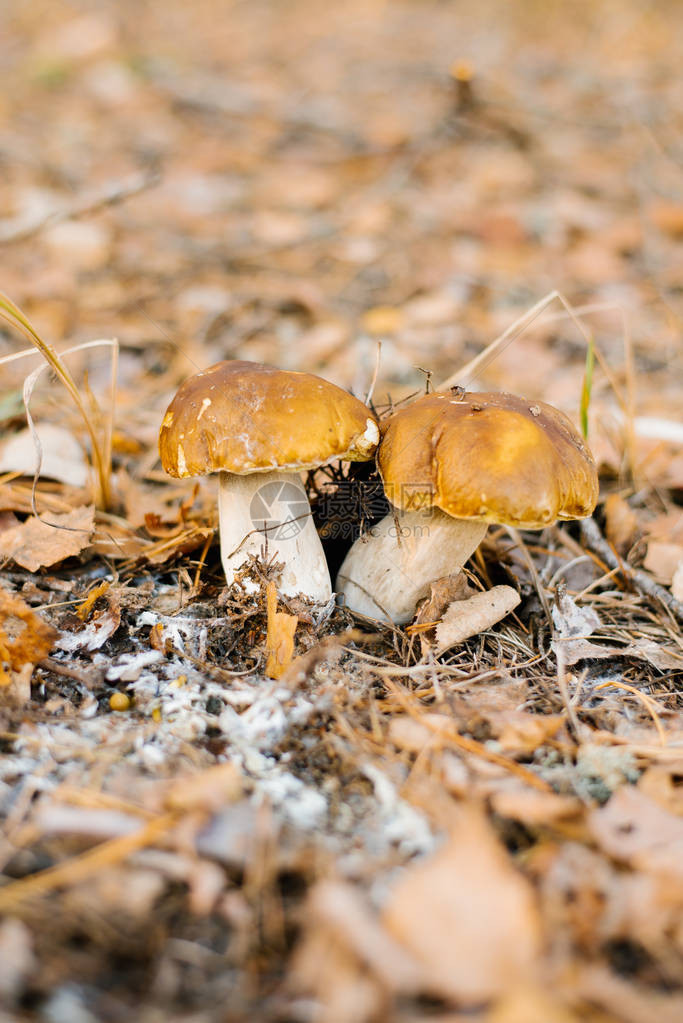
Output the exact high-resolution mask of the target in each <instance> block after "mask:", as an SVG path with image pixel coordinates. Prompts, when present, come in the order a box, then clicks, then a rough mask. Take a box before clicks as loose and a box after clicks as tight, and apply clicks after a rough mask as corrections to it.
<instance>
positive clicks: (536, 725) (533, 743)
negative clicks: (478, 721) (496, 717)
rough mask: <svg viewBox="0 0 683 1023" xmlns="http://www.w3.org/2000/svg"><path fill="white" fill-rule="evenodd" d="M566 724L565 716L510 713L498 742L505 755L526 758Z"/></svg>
mask: <svg viewBox="0 0 683 1023" xmlns="http://www.w3.org/2000/svg"><path fill="white" fill-rule="evenodd" d="M563 724H564V715H563V714H529V713H528V712H527V711H524V710H516V711H511V712H508V713H507V714H506V715H505V716H504V719H503V720H502V721H501V725H502V730H501V731H500V733H499V735H498V741H499V743H500V745H501V747H502V749H503V751H504V752H505V753H514V754H516V755H523V756H526V755H528V754H530V753H533V752H534V750H536V749H538V747H539V746H542V745H543V743H544V742H547V740H548V739H551V738H552V737H553V736H554V735H555V734H556V733H557V732H558V731H559V730H560V728H561V727H562V725H563Z"/></svg>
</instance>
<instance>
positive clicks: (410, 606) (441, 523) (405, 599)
mask: <svg viewBox="0 0 683 1023" xmlns="http://www.w3.org/2000/svg"><path fill="white" fill-rule="evenodd" d="M397 525H398V529H397ZM486 529H487V526H486V523H485V522H472V521H470V520H469V519H454V518H452V517H451V516H450V515H446V514H444V512H442V511H439V510H438V509H436V508H433V509H431V510H429V511H408V512H397V513H396V517H394V514H390V515H387V516H386V517H385V518H383V519H382V521H381V522H378V523H377V525H376V526H373V527H372V529H371V530H370V531H369V533H368V534H367V535H366V536H365V537H361V538H360V539H358V540H356V542H355V543H354V545H353V547H352V548H351V550H350V551H349V553H348V554H347V555H346V558H345V559H344V563H343V564H342V566H341V568H340V569H339V575H338V576H337V587H336V588H337V593H338V594H340V595H343V596H344V598H345V603H346V606H347V607H348V608H350V609H351V610H352V611H355V612H357V613H358V614H362V615H365V616H366V617H367V618H375V619H378V620H379V621H382V622H387V621H389V622H394V623H395V624H396V625H401V624H403V623H404V622H409V621H410V620H411V618H412V617H413V616H414V614H415V608H416V606H417V602H418V601H419V600H421V599H422V597H426V596H427V594H428V592H429V584H430V582H433V581H434V579H439V578H440V577H441V576H444V575H454V574H455V573H456V572H459V571H460V569H461V568H462V566H463V565H464V564H465V562H466V561H467V559H468V558H469V556H470V555H471V554H472V553H473V552H474V551H475V550H476V549H477V547H478V546H479V544H480V543H481V541H482V540H483V539H484V536H485V535H486ZM399 532H400V537H399Z"/></svg>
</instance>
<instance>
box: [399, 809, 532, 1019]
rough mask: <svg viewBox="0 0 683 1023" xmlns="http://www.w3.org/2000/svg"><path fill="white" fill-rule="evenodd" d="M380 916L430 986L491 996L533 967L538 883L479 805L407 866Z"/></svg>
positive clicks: (447, 992) (477, 998)
mask: <svg viewBox="0 0 683 1023" xmlns="http://www.w3.org/2000/svg"><path fill="white" fill-rule="evenodd" d="M383 922H384V925H385V926H386V928H387V930H388V931H389V933H390V934H391V935H392V936H393V937H394V938H395V939H397V940H398V941H399V942H400V943H401V945H403V947H404V948H406V949H407V950H408V951H409V952H410V953H411V954H412V956H413V957H414V958H415V960H417V962H419V963H420V965H421V967H422V971H423V976H424V981H423V983H424V985H425V990H427V991H429V992H430V993H431V994H434V995H438V996H440V997H442V998H447V999H454V1000H456V1001H457V1002H458V1003H463V1002H464V1003H466V1004H475V1003H478V1002H482V1001H486V1000H488V999H490V998H495V997H496V996H497V995H500V994H501V993H503V992H504V991H505V990H507V989H509V988H510V987H511V986H513V985H515V984H519V983H523V982H524V981H525V980H531V979H532V978H533V976H534V973H535V971H536V966H537V959H538V955H539V951H540V942H541V931H540V919H539V914H538V909H537V906H536V902H535V898H534V894H533V890H532V888H531V885H530V884H529V883H528V882H527V881H526V880H525V879H524V878H523V877H522V875H521V874H519V873H518V872H517V871H516V870H515V869H514V867H513V866H512V865H511V863H510V861H509V859H508V856H507V853H506V852H505V850H504V849H503V847H502V846H501V845H500V844H499V843H498V840H497V839H496V837H495V836H494V834H493V831H492V830H491V828H490V826H489V825H488V823H487V822H486V821H485V819H484V818H483V817H481V816H480V814H479V812H478V811H475V810H467V811H466V812H464V813H463V814H462V817H461V818H460V820H459V823H458V826H457V827H456V828H455V829H454V830H453V832H452V834H451V836H450V838H449V839H448V841H447V842H446V844H445V845H444V846H443V847H442V848H441V849H439V851H438V852H436V853H435V854H434V855H433V856H431V857H429V858H428V859H424V860H422V861H421V862H419V863H417V864H415V865H414V866H410V867H407V868H406V870H405V871H404V873H403V874H402V875H401V877H400V878H399V880H398V882H397V884H396V886H395V887H394V889H393V891H392V892H391V894H390V896H389V899H388V901H387V904H386V907H385V910H384V913H383Z"/></svg>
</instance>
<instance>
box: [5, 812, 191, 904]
mask: <svg viewBox="0 0 683 1023" xmlns="http://www.w3.org/2000/svg"><path fill="white" fill-rule="evenodd" d="M178 816H179V815H178V813H167V814H162V815H161V816H159V817H155V818H154V819H153V820H151V821H149V822H148V823H147V824H145V825H144V827H142V828H140V830H139V831H136V832H134V833H133V834H132V835H123V836H121V837H120V838H112V839H110V840H109V841H107V842H102V843H100V845H98V846H96V847H95V848H94V849H88V851H87V852H84V853H81V855H79V856H74V857H73V858H72V859H70V860H66V862H64V863H58V864H56V865H55V866H54V867H48V868H47V869H46V870H41V871H39V872H38V873H37V874H32V875H31V876H30V877H27V878H22V879H21V880H19V881H13V882H11V883H10V884H8V885H6V886H5V887H4V888H0V913H11V912H13V911H14V910H16V909H17V908H18V907H19V906H20V905H21V903H22V902H25V901H26V900H27V899H31V898H35V897H36V896H38V895H47V894H49V893H50V892H53V891H54V890H55V889H56V888H63V887H64V886H66V885H72V884H78V883H79V882H80V881H84V880H85V879H86V878H87V877H90V876H91V875H92V874H96V873H97V872H98V871H100V870H102V869H103V868H105V867H111V866H113V865H114V864H117V863H120V862H121V861H122V860H125V859H126V857H128V856H130V855H131V853H134V852H137V851H138V849H144V848H145V846H148V845H152V843H153V842H155V841H156V840H157V838H159V837H160V836H161V835H163V834H164V833H165V832H167V831H168V830H169V829H170V828H171V827H173V825H174V824H175V823H176V822H177V821H178Z"/></svg>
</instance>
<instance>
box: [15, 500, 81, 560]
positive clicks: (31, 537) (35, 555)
mask: <svg viewBox="0 0 683 1023" xmlns="http://www.w3.org/2000/svg"><path fill="white" fill-rule="evenodd" d="M94 525H95V508H94V506H93V505H85V506H83V507H81V508H74V509H73V511H70V512H66V513H65V514H63V515H59V514H56V513H55V512H50V513H49V514H48V517H47V521H43V520H41V519H37V518H36V517H35V516H33V515H32V516H31V518H29V519H27V520H26V522H22V523H21V525H18V526H11V527H10V528H9V529H6V530H4V532H2V533H0V558H10V559H11V560H12V561H14V562H15V563H16V564H17V565H20V566H21V568H25V569H27V571H29V572H37V571H38V569H39V568H43V567H45V566H49V565H56V564H57V563H58V562H59V561H64V560H65V558H70V557H73V555H75V554H80V553H81V551H82V550H84V548H86V547H87V546H88V544H89V543H90V537H91V535H92V531H93V529H94Z"/></svg>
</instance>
